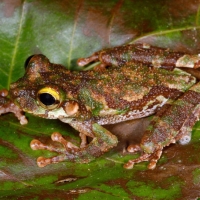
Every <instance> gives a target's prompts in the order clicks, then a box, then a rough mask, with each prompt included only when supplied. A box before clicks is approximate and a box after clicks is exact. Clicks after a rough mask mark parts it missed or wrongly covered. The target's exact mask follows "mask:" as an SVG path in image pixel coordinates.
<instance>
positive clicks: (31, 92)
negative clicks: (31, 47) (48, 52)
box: [10, 55, 79, 119]
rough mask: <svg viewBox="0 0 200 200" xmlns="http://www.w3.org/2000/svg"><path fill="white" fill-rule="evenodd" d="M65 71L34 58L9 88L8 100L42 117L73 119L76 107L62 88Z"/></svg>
mask: <svg viewBox="0 0 200 200" xmlns="http://www.w3.org/2000/svg"><path fill="white" fill-rule="evenodd" d="M68 73H69V71H68V70H66V68H65V67H63V66H61V65H55V64H52V63H50V62H49V60H48V58H46V57H45V56H44V55H34V56H33V57H32V58H31V59H30V61H29V63H28V65H27V67H26V72H25V74H24V76H23V77H22V78H20V79H19V80H18V81H16V82H15V83H13V84H11V86H10V98H11V99H12V100H13V102H14V103H15V104H17V105H18V106H19V107H20V108H21V109H22V110H24V111H25V112H28V113H32V114H34V115H37V116H40V117H44V118H52V119H55V118H66V117H70V118H71V117H74V116H75V115H76V113H77V112H78V109H79V105H78V103H77V102H76V101H74V100H69V98H67V96H69V94H68V92H66V90H65V89H66V88H67V87H63V85H64V83H63V81H64V80H66V77H67V75H68Z"/></svg>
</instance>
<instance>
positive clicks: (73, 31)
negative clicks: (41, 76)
mask: <svg viewBox="0 0 200 200" xmlns="http://www.w3.org/2000/svg"><path fill="white" fill-rule="evenodd" d="M82 4H83V0H82V1H81V2H80V4H79V6H78V9H77V12H76V15H75V19H74V21H75V22H74V26H73V29H72V37H71V40H70V44H69V47H70V48H69V54H68V62H67V67H68V68H70V63H71V57H72V48H73V42H74V35H75V31H76V27H77V20H78V16H79V12H80V10H81V7H82Z"/></svg>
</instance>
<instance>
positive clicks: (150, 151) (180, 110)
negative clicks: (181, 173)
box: [124, 83, 200, 169]
mask: <svg viewBox="0 0 200 200" xmlns="http://www.w3.org/2000/svg"><path fill="white" fill-rule="evenodd" d="M199 102H200V83H197V84H196V85H194V86H193V87H191V88H190V90H188V91H187V92H186V93H184V94H183V95H182V96H181V97H180V98H179V99H177V100H176V101H174V102H173V103H172V104H171V105H165V106H164V107H165V110H164V111H163V110H161V111H162V112H161V113H162V114H160V113H159V112H158V113H157V114H156V115H155V116H154V118H153V120H152V122H151V123H150V125H149V126H148V127H147V130H146V131H145V133H144V136H143V138H142V141H141V143H140V144H139V145H130V146H129V147H128V151H129V152H137V151H140V152H142V155H141V156H140V157H139V158H137V159H134V160H130V161H128V163H126V164H125V165H124V167H125V168H127V169H131V168H132V167H133V166H134V164H136V163H140V162H143V161H149V162H150V163H149V166H148V168H149V169H154V168H155V167H156V163H157V161H158V160H159V159H160V156H161V154H162V150H163V148H164V147H166V146H169V145H170V144H172V143H175V142H177V141H180V142H181V143H182V144H186V143H188V141H189V140H190V134H191V131H192V127H193V125H194V124H195V122H196V121H198V120H199V116H200V103H199ZM163 109H164V108H163Z"/></svg>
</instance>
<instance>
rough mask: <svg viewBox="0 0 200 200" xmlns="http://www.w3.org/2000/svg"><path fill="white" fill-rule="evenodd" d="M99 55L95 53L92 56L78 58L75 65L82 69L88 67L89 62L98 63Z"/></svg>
mask: <svg viewBox="0 0 200 200" xmlns="http://www.w3.org/2000/svg"><path fill="white" fill-rule="evenodd" d="M99 55H100V52H95V53H94V54H92V55H91V56H89V57H87V58H79V59H78V60H77V64H78V65H79V66H80V67H83V66H85V65H88V64H89V63H91V62H97V61H99Z"/></svg>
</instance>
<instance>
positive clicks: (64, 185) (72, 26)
mask: <svg viewBox="0 0 200 200" xmlns="http://www.w3.org/2000/svg"><path fill="white" fill-rule="evenodd" d="M199 13H200V9H199V2H198V1H197V0H191V1H186V0H176V1H174V0H170V1H167V0H164V1H159V0H143V1H139V0H137V1H131V0H126V1H125V0H119V1H115V0H109V1H104V0H103V1H97V0H94V1H89V0H85V1H83V0H80V1H78V0H72V1H71V0H70V1H69V0H61V1H53V0H52V1H46V0H35V1H31V0H24V1H22V0H15V1H13V0H0V55H1V60H0V89H2V88H7V89H8V88H9V85H10V83H11V82H13V81H15V80H17V79H18V78H19V77H21V76H22V75H23V73H24V65H25V61H26V59H27V58H28V57H29V56H31V55H33V54H36V53H42V54H45V55H46V56H47V57H48V58H49V59H50V60H51V62H55V63H60V64H63V65H65V66H66V67H67V68H73V69H79V68H78V67H77V65H76V59H77V58H79V57H84V56H88V55H90V54H92V53H93V52H94V51H97V50H99V49H101V48H106V47H111V46H117V45H121V44H125V43H141V42H145V43H150V44H153V45H157V46H161V47H166V48H171V49H174V50H181V51H185V52H194V53H195V52H196V53H197V52H198V51H199V49H200V46H199V44H200V42H199V40H200V34H199V33H200V31H199V30H200V29H199V28H200V26H199V23H200V14H199ZM27 116H28V119H29V123H28V124H27V125H24V126H22V125H20V124H19V122H18V121H17V119H16V118H15V117H14V116H13V115H12V114H6V115H3V116H1V117H0V126H1V128H0V154H1V156H0V186H1V189H0V199H5V198H9V199H34V198H35V199H55V198H57V199H79V200H85V199H92V198H95V199H102V198H103V199H170V200H171V199H198V197H200V170H199V167H200V157H199V152H200V145H199V144H200V142H199V138H200V131H199V129H200V128H199V127H200V123H197V124H196V125H195V127H194V129H193V138H192V141H191V143H190V144H188V145H186V146H180V145H179V144H175V145H170V146H169V147H167V148H165V150H164V153H163V156H162V158H161V160H160V161H159V163H158V165H157V168H156V169H155V170H152V171H151V170H147V163H140V164H138V165H136V166H135V167H134V168H133V170H125V169H123V164H124V162H126V161H127V160H128V159H129V158H133V157H136V156H138V155H129V154H127V153H125V152H124V150H125V147H126V146H127V144H129V143H135V142H138V141H139V140H140V138H141V135H142V132H143V130H144V129H145V127H146V124H148V121H149V119H144V120H138V121H136V122H135V121H131V122H125V123H122V124H117V125H115V126H113V125H112V126H108V129H109V130H111V131H112V132H113V133H115V134H116V135H117V136H118V138H119V141H120V142H119V145H118V147H117V148H115V149H113V150H111V151H110V152H108V153H106V154H105V155H104V156H102V157H100V158H98V159H96V160H95V161H93V162H91V163H89V164H74V163H69V162H63V163H59V164H55V165H50V166H47V167H45V168H38V167H37V165H36V158H37V157H38V156H41V155H43V156H46V157H48V156H52V153H49V152H46V151H32V150H31V149H30V146H29V144H30V141H31V140H32V139H34V138H37V139H40V140H43V141H49V138H50V135H51V133H52V132H53V131H59V132H61V133H62V134H63V135H64V136H65V137H66V138H68V139H69V140H71V141H72V142H74V143H77V144H78V143H79V137H78V133H77V132H76V131H74V130H73V129H72V128H71V127H69V126H68V125H67V124H63V123H61V122H59V121H57V120H51V121H50V120H46V119H41V118H37V117H33V116H30V115H27Z"/></svg>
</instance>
